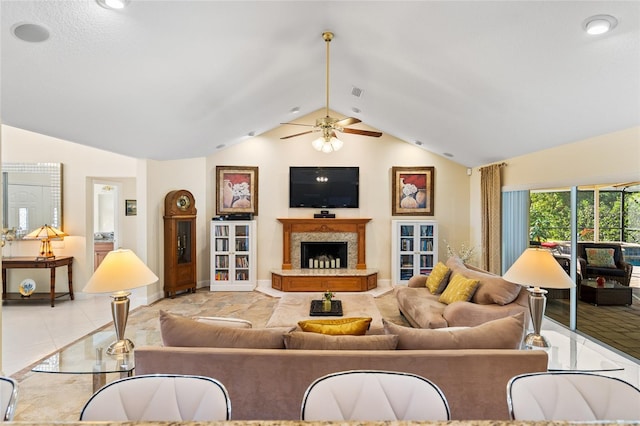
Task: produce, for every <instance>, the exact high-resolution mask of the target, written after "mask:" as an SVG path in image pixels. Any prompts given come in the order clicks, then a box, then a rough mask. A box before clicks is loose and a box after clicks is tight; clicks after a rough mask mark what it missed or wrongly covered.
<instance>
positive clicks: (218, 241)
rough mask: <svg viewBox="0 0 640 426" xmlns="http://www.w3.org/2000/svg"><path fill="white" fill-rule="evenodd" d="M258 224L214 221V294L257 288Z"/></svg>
mask: <svg viewBox="0 0 640 426" xmlns="http://www.w3.org/2000/svg"><path fill="white" fill-rule="evenodd" d="M256 236H257V235H256V221H255V220H246V221H217V220H213V221H211V286H210V289H211V291H251V290H253V289H254V288H255V286H256V271H255V269H256V267H255V265H256Z"/></svg>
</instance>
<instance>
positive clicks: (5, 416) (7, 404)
mask: <svg viewBox="0 0 640 426" xmlns="http://www.w3.org/2000/svg"><path fill="white" fill-rule="evenodd" d="M17 400H18V383H17V382H16V381H15V380H14V379H12V378H11V377H4V376H0V409H1V410H2V421H5V422H9V421H11V420H13V415H14V414H15V409H16V402H17Z"/></svg>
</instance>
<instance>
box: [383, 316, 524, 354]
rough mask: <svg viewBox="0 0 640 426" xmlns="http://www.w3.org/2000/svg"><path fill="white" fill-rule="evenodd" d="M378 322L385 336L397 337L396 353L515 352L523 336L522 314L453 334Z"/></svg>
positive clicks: (440, 330) (453, 332)
mask: <svg viewBox="0 0 640 426" xmlns="http://www.w3.org/2000/svg"><path fill="white" fill-rule="evenodd" d="M382 321H383V323H384V331H385V333H387V334H391V335H396V336H398V347H397V349H519V348H520V345H521V342H522V337H523V336H524V313H523V312H520V313H519V314H516V315H513V316H510V317H505V318H500V319H497V320H493V321H488V322H485V323H484V324H480V325H477V326H475V327H469V328H464V329H457V330H453V331H448V330H442V329H439V330H435V329H434V330H432V329H428V328H411V327H403V326H401V325H396V324H393V323H390V322H388V321H386V320H384V319H383V320H382Z"/></svg>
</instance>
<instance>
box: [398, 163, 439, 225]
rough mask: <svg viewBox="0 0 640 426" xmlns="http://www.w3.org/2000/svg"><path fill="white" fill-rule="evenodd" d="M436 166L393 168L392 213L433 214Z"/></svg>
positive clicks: (410, 214) (407, 214)
mask: <svg viewBox="0 0 640 426" xmlns="http://www.w3.org/2000/svg"><path fill="white" fill-rule="evenodd" d="M434 172H435V168H434V167H392V168H391V182H392V183H391V197H392V201H391V215H392V216H401V215H406V216H433V215H434V210H433V199H434V182H435V181H434Z"/></svg>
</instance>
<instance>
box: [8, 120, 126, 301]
mask: <svg viewBox="0 0 640 426" xmlns="http://www.w3.org/2000/svg"><path fill="white" fill-rule="evenodd" d="M1 149H2V161H3V162H7V163H35V162H54V163H62V164H63V167H62V172H63V229H64V231H65V232H66V233H67V234H69V236H68V237H66V238H65V239H64V241H62V242H54V243H53V250H54V252H55V253H56V254H57V255H61V256H64V255H66V256H73V257H74V258H75V259H74V263H73V278H74V290H76V291H79V290H81V289H82V287H84V284H85V283H86V282H87V280H88V278H89V277H90V276H91V273H92V272H93V255H92V254H91V253H88V248H87V232H88V230H89V232H90V230H91V229H92V228H91V227H88V223H91V221H88V219H87V217H88V212H90V211H92V210H93V208H92V206H93V198H92V197H90V198H87V197H88V196H89V194H91V192H88V190H87V186H88V185H87V178H90V177H94V176H95V177H110V178H132V177H135V173H136V160H135V159H132V158H130V157H126V156H123V155H118V154H114V153H110V152H107V151H102V150H98V149H94V148H89V147H86V146H83V145H79V144H75V143H71V142H68V141H63V140H60V139H56V138H52V137H49V136H44V135H40V134H37V133H33V132H29V131H25V130H21V129H17V128H14V127H10V126H5V125H3V126H2V147H1ZM87 200H88V201H87ZM91 220H92V219H91ZM89 238H91V239H92V238H93V236H92V234H91V235H89ZM38 247H39V243H38V242H37V241H19V242H16V243H14V244H13V247H12V254H13V255H14V256H31V255H34V256H35V255H36V254H37V252H38ZM5 252H6V247H5ZM9 274H10V275H11V279H10V280H8V281H9V283H8V284H9V290H10V291H17V286H18V284H19V283H20V281H21V280H22V279H23V278H26V277H27V276H28V277H31V278H34V279H35V280H36V285H37V287H38V288H48V285H49V277H48V273H47V271H44V270H23V271H19V270H15V271H11V272H9ZM66 285H67V279H66V274H65V273H60V272H59V273H58V274H57V277H56V286H61V287H59V288H62V289H64V288H66Z"/></svg>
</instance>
